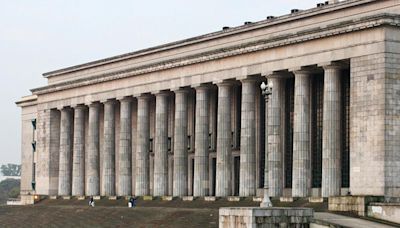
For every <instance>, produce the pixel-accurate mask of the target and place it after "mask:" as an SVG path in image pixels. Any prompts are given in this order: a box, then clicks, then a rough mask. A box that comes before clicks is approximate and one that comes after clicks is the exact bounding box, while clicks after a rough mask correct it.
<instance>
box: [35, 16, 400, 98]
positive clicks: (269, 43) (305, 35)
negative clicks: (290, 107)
mask: <svg viewBox="0 0 400 228" xmlns="http://www.w3.org/2000/svg"><path fill="white" fill-rule="evenodd" d="M384 25H388V26H397V27H399V26H400V15H396V14H385V13H384V14H377V15H372V16H366V17H363V18H358V19H355V20H348V21H343V22H339V23H334V24H331V25H328V26H323V27H317V28H312V29H307V30H303V31H299V32H296V33H289V34H282V35H278V36H275V37H272V38H269V39H261V40H257V41H253V42H247V43H243V44H240V45H234V46H231V47H227V48H221V49H216V50H212V51H208V52H203V53H199V54H196V55H190V56H185V57H182V58H175V59H170V60H168V61H161V62H158V63H154V64H148V65H143V66H140V67H133V68H130V69H125V70H121V71H116V72H111V73H103V74H98V75H94V76H91V77H88V78H82V79H77V80H72V81H67V82H60V83H56V84H52V85H48V86H44V87H39V88H36V89H32V90H31V91H32V93H34V94H37V95H39V94H44V93H50V92H56V91H60V90H66V89H71V88H76V87H81V86H87V85H92V84H97V83H102V82H106V81H111V80H117V79H122V78H127V77H132V76H135V75H140V74H145V73H151V72H156V71H161V70H167V69H171V68H175V67H182V66H187V65H191V64H196V63H202V62H207V61H211V60H217V59H222V58H226V57H231V56H237V55H241V54H246V53H251V52H256V51H262V50H266V49H270V48H276V47H281V46H286V45H291V44H296V43H301V42H305V41H310V40H315V39H320V38H325V37H330V36H335V35H339V34H345V33H351V32H354V31H360V30H365V29H369V28H373V27H378V26H384Z"/></svg>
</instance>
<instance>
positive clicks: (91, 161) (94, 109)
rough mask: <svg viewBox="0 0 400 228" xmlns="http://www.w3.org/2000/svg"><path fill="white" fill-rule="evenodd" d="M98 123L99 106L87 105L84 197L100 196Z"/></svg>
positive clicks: (95, 104) (96, 104)
mask: <svg viewBox="0 0 400 228" xmlns="http://www.w3.org/2000/svg"><path fill="white" fill-rule="evenodd" d="M99 121H100V104H99V103H92V104H90V105H89V129H88V149H87V157H86V158H87V160H86V164H85V167H86V171H85V174H86V195H88V196H98V195H100V178H99V149H100V148H99V147H100V137H99Z"/></svg>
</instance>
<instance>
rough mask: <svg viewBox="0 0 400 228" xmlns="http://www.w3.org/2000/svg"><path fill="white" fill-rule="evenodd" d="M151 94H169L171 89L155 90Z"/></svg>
mask: <svg viewBox="0 0 400 228" xmlns="http://www.w3.org/2000/svg"><path fill="white" fill-rule="evenodd" d="M151 94H153V95H154V96H156V97H157V96H170V95H171V91H169V90H157V91H154V92H152V93H151Z"/></svg>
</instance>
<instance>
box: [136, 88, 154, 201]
mask: <svg viewBox="0 0 400 228" xmlns="http://www.w3.org/2000/svg"><path fill="white" fill-rule="evenodd" d="M137 100H138V112H137V134H136V135H137V140H136V143H137V145H136V172H135V174H136V185H135V187H136V190H135V193H136V195H138V196H146V195H149V193H150V182H149V181H150V174H149V171H150V170H149V149H150V113H149V101H150V96H148V95H142V96H140V97H138V98H137Z"/></svg>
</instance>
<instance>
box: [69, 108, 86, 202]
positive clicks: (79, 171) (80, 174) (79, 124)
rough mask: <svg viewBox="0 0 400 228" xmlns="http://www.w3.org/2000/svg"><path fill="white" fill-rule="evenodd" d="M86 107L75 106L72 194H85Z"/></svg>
mask: <svg viewBox="0 0 400 228" xmlns="http://www.w3.org/2000/svg"><path fill="white" fill-rule="evenodd" d="M85 109H86V107H85V106H83V105H78V106H76V107H75V108H74V112H75V113H74V142H73V158H72V195H73V196H83V195H85Z"/></svg>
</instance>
